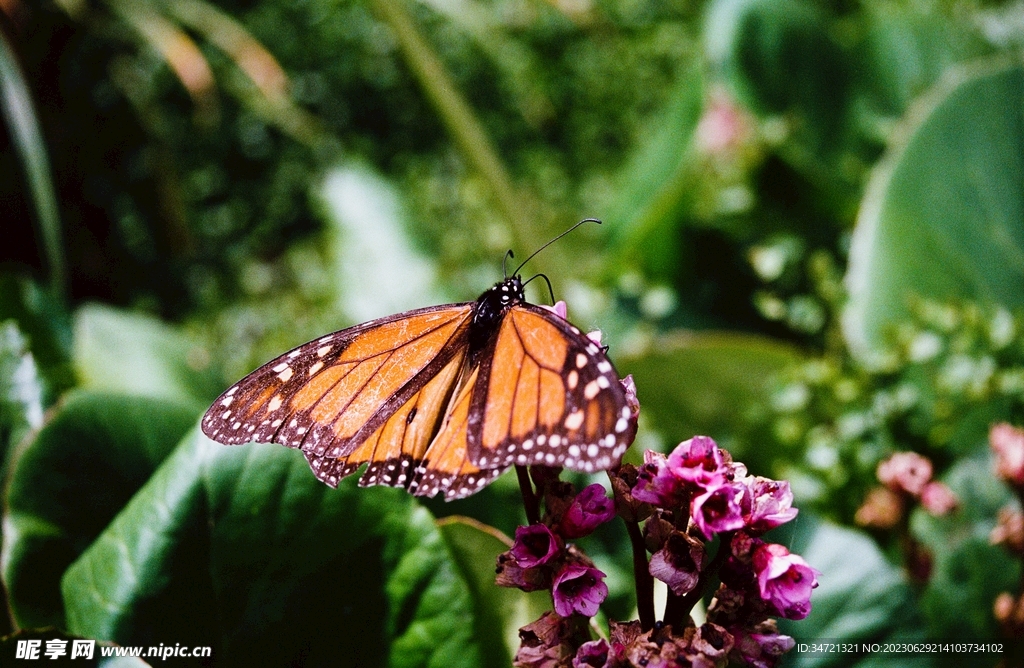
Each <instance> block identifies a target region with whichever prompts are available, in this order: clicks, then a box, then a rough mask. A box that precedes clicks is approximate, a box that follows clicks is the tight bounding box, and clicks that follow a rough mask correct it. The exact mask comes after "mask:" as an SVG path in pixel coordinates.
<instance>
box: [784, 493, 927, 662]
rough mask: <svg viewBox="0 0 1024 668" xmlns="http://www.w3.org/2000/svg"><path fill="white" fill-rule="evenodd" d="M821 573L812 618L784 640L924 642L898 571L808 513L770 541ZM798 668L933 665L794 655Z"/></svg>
mask: <svg viewBox="0 0 1024 668" xmlns="http://www.w3.org/2000/svg"><path fill="white" fill-rule="evenodd" d="M770 538H771V540H773V541H774V542H780V543H783V544H785V545H786V546H787V547H789V549H790V550H791V551H792V552H794V553H796V554H799V555H800V556H802V557H803V558H804V559H805V560H806V561H807V563H809V564H810V565H811V566H813V567H814V568H817V569H818V570H819V571H821V576H820V577H819V578H818V588H817V589H815V590H814V593H813V594H812V595H811V605H812V608H811V614H810V615H808V617H807V619H804V620H800V621H789V620H780V622H779V628H780V630H781V631H782V632H783V633H786V634H788V635H791V636H793V638H795V639H796V641H797V643H800V642H829V641H831V642H843V643H852V644H856V645H860V644H861V643H874V642H878V643H885V642H912V641H915V640H916V641H922V640H924V639H925V637H926V636H925V631H924V622H923V620H922V619H921V617H920V615H919V614H918V613H917V610H916V603H915V601H914V594H913V591H912V589H911V588H910V586H909V584H908V582H907V581H906V579H905V578H904V576H903V574H902V573H901V572H900V570H899V569H898V568H896V567H895V566H893V565H892V564H890V563H889V562H888V561H886V559H885V557H884V556H883V555H882V553H881V552H880V551H879V549H878V546H877V545H876V544H875V542H874V541H873V540H871V539H870V538H869V537H868V536H866V535H865V534H863V533H860V532H858V531H854V530H852V529H847V528H843V527H839V526H836V525H833V524H828V523H825V522H822V521H820V520H817V519H816V518H814V517H812V516H808V515H806V514H804V513H801V515H800V516H799V517H798V518H797V519H796V520H794V521H793V523H792V524H790V525H787V526H786V527H783V530H780V531H777V532H773V534H772V535H771V536H770ZM787 663H788V665H791V666H839V665H842V666H849V665H858V666H873V665H879V666H881V665H887V666H919V665H921V666H925V665H931V664H930V661H929V660H928V657H926V656H915V655H909V654H908V655H899V654H874V655H872V654H871V653H859V654H857V653H854V654H846V653H838V652H836V653H822V654H812V653H806V654H801V653H800V652H797V651H795V650H794V652H793V653H792V655H791V656H790V657H789V659H788V661H787Z"/></svg>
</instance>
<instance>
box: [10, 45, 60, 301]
mask: <svg viewBox="0 0 1024 668" xmlns="http://www.w3.org/2000/svg"><path fill="white" fill-rule="evenodd" d="M7 35H8V34H7V33H6V32H0V113H2V115H3V118H4V121H5V125H6V127H7V131H8V132H9V133H10V137H11V139H12V143H13V144H14V149H15V150H16V151H17V152H18V157H19V158H20V160H21V168H22V169H23V170H24V172H25V175H26V177H27V179H28V189H29V192H30V193H31V195H32V204H33V206H34V207H35V213H36V223H37V224H38V225H39V230H40V234H39V236H40V237H41V239H42V242H43V248H44V250H45V252H46V259H47V262H48V263H49V270H50V290H51V292H52V293H53V294H54V295H61V296H63V295H64V292H65V290H66V289H67V286H66V281H67V278H66V277H67V268H66V267H65V259H64V246H63V244H62V242H61V238H62V236H63V235H62V234H61V226H60V207H59V205H58V202H57V194H56V193H55V192H54V189H53V180H52V178H51V176H50V164H49V158H48V157H47V152H46V143H45V142H44V141H43V133H42V132H41V131H40V129H39V119H38V117H37V116H36V113H35V109H34V108H33V105H32V93H31V91H30V90H29V87H28V84H27V83H26V82H25V77H24V75H23V74H22V72H21V67H20V65H19V64H18V59H17V57H16V56H15V53H14V49H13V48H12V47H11V44H10V41H9V38H8V36H7Z"/></svg>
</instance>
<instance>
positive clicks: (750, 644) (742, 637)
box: [733, 624, 796, 668]
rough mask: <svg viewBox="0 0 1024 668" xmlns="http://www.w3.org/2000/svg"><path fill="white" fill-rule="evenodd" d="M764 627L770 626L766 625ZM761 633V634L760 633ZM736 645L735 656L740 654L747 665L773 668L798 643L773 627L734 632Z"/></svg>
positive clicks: (758, 667)
mask: <svg viewBox="0 0 1024 668" xmlns="http://www.w3.org/2000/svg"><path fill="white" fill-rule="evenodd" d="M764 626H768V625H767V624H765V625H764ZM758 631H760V632H758ZM734 635H735V638H736V645H735V648H734V650H733V653H734V654H739V655H740V657H742V661H743V663H744V664H745V665H748V666H752V667H753V668H772V667H773V666H777V665H778V664H779V662H780V661H781V660H782V655H783V654H785V653H786V652H788V651H789V650H791V649H793V647H794V646H795V645H796V641H795V640H793V639H792V638H790V637H789V636H784V635H782V634H780V633H779V632H778V629H776V628H774V625H771V627H769V628H764V629H757V630H754V631H753V632H751V631H748V630H737V631H734Z"/></svg>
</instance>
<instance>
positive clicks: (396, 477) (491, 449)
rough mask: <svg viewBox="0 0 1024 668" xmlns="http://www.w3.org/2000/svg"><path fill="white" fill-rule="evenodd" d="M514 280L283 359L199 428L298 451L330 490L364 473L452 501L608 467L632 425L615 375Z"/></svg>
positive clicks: (226, 398) (217, 406) (241, 387)
mask: <svg viewBox="0 0 1024 668" xmlns="http://www.w3.org/2000/svg"><path fill="white" fill-rule="evenodd" d="M512 280H513V279H508V280H507V281H506V282H504V283H501V284H498V285H497V286H495V287H494V288H492V290H491V291H489V293H485V295H484V296H482V297H481V299H480V300H478V301H477V302H475V303H474V302H467V303H463V304H452V305H448V306H437V307H431V308H426V309H419V310H416V311H409V312H407V313H403V314H399V315H395V316H391V317H389V318H382V319H380V320H375V321H372V322H369V323H365V324H363V325H358V326H356V327H352V328H349V329H346V330H342V331H340V332H335V333H334V334H330V335H327V336H324V337H321V338H319V339H317V340H315V341H312V342H310V343H307V344H305V345H303V346H300V347H298V348H296V349H294V350H292V351H291V352H288V353H286V354H284V355H281V356H280V357H278V358H277V359H274V360H272V361H270V362H268V363H267V364H265V365H263V366H262V367H260V368H259V369H257V370H256V371H254V372H253V373H251V374H250V375H248V376H246V377H245V378H243V379H242V380H241V381H239V382H238V383H237V384H236V385H234V386H233V387H231V388H229V389H228V390H227V391H226V392H225V393H224V394H222V395H221V397H220V398H219V399H218V400H217V401H216V402H215V403H214V405H213V406H212V407H211V408H210V410H209V411H207V414H206V416H205V417H204V418H203V422H202V427H203V431H204V432H205V433H206V434H207V436H209V437H210V438H212V439H214V440H217V441H220V442H222V443H226V444H237V443H245V442H249V441H260V442H276V443H281V444H283V445H287V446H289V447H296V448H301V449H302V451H303V453H304V454H305V456H306V459H307V460H308V462H309V465H310V467H311V468H312V469H313V472H314V473H315V474H316V476H317V477H318V478H319V479H320V480H322V481H324V482H325V483H327V484H328V485H331V486H332V487H334V486H337V484H338V482H339V481H340V480H341V479H342V478H344V477H345V476H348V475H350V474H352V473H354V472H355V471H356V470H357V469H358V468H359V467H361V466H362V465H364V464H368V466H367V468H366V471H365V472H364V473H363V475H362V476H361V477H360V479H359V484H360V485H364V486H365V485H390V486H392V487H404V488H407V489H408V490H409V491H410V492H411V493H413V494H416V495H419V496H434V495H435V494H437V493H439V492H440V493H443V494H444V495H445V498H446V499H449V500H450V499H453V498H459V497H463V496H468V495H470V494H473V493H474V492H477V491H479V490H480V489H481V488H482V487H483V486H485V485H486V484H487V483H488V482H490V481H491V480H493V479H494V478H496V477H497V476H498V475H500V474H501V473H502V472H503V471H504V470H505V469H507V468H508V467H509V466H511V465H512V464H520V465H526V464H544V465H547V466H565V467H568V468H573V469H577V470H581V471H595V470H600V469H604V468H608V467H610V466H612V465H613V464H615V463H617V462H618V460H619V458H620V457H621V456H622V453H623V452H624V451H625V449H626V447H627V446H628V441H627V433H628V432H629V429H628V426H629V416H630V408H629V407H628V404H627V401H626V396H625V390H624V389H623V387H622V385H621V384H620V383H619V380H618V376H617V374H616V372H615V369H614V367H613V366H612V364H611V362H610V361H609V360H608V358H607V357H606V356H605V354H604V351H603V350H602V349H601V347H600V346H599V345H597V344H596V343H595V342H593V341H591V340H590V339H589V338H588V337H586V336H584V335H583V334H582V333H581V332H580V330H579V329H577V328H576V327H574V326H573V325H571V324H570V323H569V322H567V321H566V320H564V319H562V318H561V317H559V316H557V315H555V314H554V313H552V312H551V311H548V310H546V309H542V308H540V307H537V306H533V305H531V304H527V303H525V302H522V301H521V297H522V295H521V284H519V282H518V277H515V279H514V283H512V282H511V281H512ZM506 286H507V288H506ZM499 291H500V292H499ZM515 292H518V300H519V301H515V302H512V301H511V300H509V305H507V306H502V307H500V310H499V311H493V310H492V311H490V312H488V311H487V308H496V307H495V306H494V304H495V303H496V302H494V301H492V302H491V303H490V305H488V304H486V303H485V301H486V299H487V295H488V294H491V293H493V295H495V296H494V297H492V299H497V298H498V297H501V298H502V299H504V297H503V296H502V295H503V294H504V293H515ZM484 316H486V317H484ZM478 317H480V318H481V319H484V320H486V323H485V324H484V325H478V323H477V320H478ZM488 318H489V319H488ZM474 326H477V329H476V330H472V328H473V327H474ZM471 330H472V331H473V332H475V333H471ZM474 337H476V338H474Z"/></svg>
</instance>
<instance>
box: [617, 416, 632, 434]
mask: <svg viewBox="0 0 1024 668" xmlns="http://www.w3.org/2000/svg"><path fill="white" fill-rule="evenodd" d="M627 426H629V421H628V420H627V419H626V418H622V417H620V418H619V419H618V421H617V422H616V423H615V432H616V433H618V434H621V433H622V432H624V431H626V427H627Z"/></svg>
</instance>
